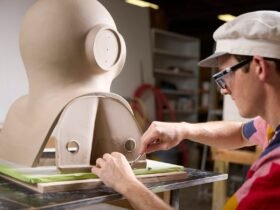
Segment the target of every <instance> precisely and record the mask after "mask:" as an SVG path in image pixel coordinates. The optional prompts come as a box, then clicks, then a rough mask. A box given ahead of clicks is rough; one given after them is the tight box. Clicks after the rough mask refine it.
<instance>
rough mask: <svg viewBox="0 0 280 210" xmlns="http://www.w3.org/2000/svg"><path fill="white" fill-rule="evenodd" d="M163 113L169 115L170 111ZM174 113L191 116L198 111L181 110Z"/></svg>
mask: <svg viewBox="0 0 280 210" xmlns="http://www.w3.org/2000/svg"><path fill="white" fill-rule="evenodd" d="M163 113H164V114H169V111H168V110H163ZM174 113H175V114H182V115H183V114H185V115H189V114H195V113H196V111H194V110H187V111H180V110H174Z"/></svg>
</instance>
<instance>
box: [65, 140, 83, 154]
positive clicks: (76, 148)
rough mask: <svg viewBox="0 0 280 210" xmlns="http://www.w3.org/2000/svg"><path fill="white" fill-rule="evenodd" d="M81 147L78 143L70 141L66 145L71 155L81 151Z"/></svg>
mask: <svg viewBox="0 0 280 210" xmlns="http://www.w3.org/2000/svg"><path fill="white" fill-rule="evenodd" d="M79 148H80V145H79V143H78V142H77V141H75V140H74V141H69V142H67V144H66V149H67V151H68V152H70V153H73V154H74V153H77V152H78V151H79Z"/></svg>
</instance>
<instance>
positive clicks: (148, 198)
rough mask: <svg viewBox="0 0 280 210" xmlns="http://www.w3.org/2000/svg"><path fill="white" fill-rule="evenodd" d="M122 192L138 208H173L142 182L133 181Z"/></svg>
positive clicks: (140, 209) (149, 209) (164, 209)
mask: <svg viewBox="0 0 280 210" xmlns="http://www.w3.org/2000/svg"><path fill="white" fill-rule="evenodd" d="M121 193H122V194H123V195H124V196H125V197H126V199H127V200H128V201H129V203H130V204H131V205H132V206H133V208H134V209H136V210H152V209H161V210H171V209H172V208H171V207H170V206H169V205H167V204H166V203H164V202H163V201H162V200H161V199H160V198H159V197H158V196H157V195H156V194H154V193H153V192H152V191H150V190H149V189H148V188H146V187H145V186H144V185H143V184H142V183H141V182H133V183H131V184H129V185H127V186H125V187H124V188H123V190H122V192H121Z"/></svg>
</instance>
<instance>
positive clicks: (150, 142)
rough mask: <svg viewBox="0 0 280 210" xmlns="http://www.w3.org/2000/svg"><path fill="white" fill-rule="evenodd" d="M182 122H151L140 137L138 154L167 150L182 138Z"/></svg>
mask: <svg viewBox="0 0 280 210" xmlns="http://www.w3.org/2000/svg"><path fill="white" fill-rule="evenodd" d="M183 132H184V124H183V123H168V122H156V121H155V122H153V123H152V124H151V125H150V127H149V128H148V129H147V131H146V132H145V133H144V135H143V136H142V137H141V146H140V154H142V153H150V152H154V151H158V150H168V149H171V148H172V147H174V146H176V145H178V144H179V143H180V142H181V141H182V140H183Z"/></svg>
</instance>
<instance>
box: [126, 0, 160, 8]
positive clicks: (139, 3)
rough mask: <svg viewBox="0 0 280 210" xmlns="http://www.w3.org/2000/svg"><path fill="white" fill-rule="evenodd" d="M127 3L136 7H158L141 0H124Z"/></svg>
mask: <svg viewBox="0 0 280 210" xmlns="http://www.w3.org/2000/svg"><path fill="white" fill-rule="evenodd" d="M125 2H126V3H128V4H133V5H136V6H138V7H150V8H152V9H159V6H158V5H156V4H153V3H150V2H146V1H142V0H126V1H125Z"/></svg>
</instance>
